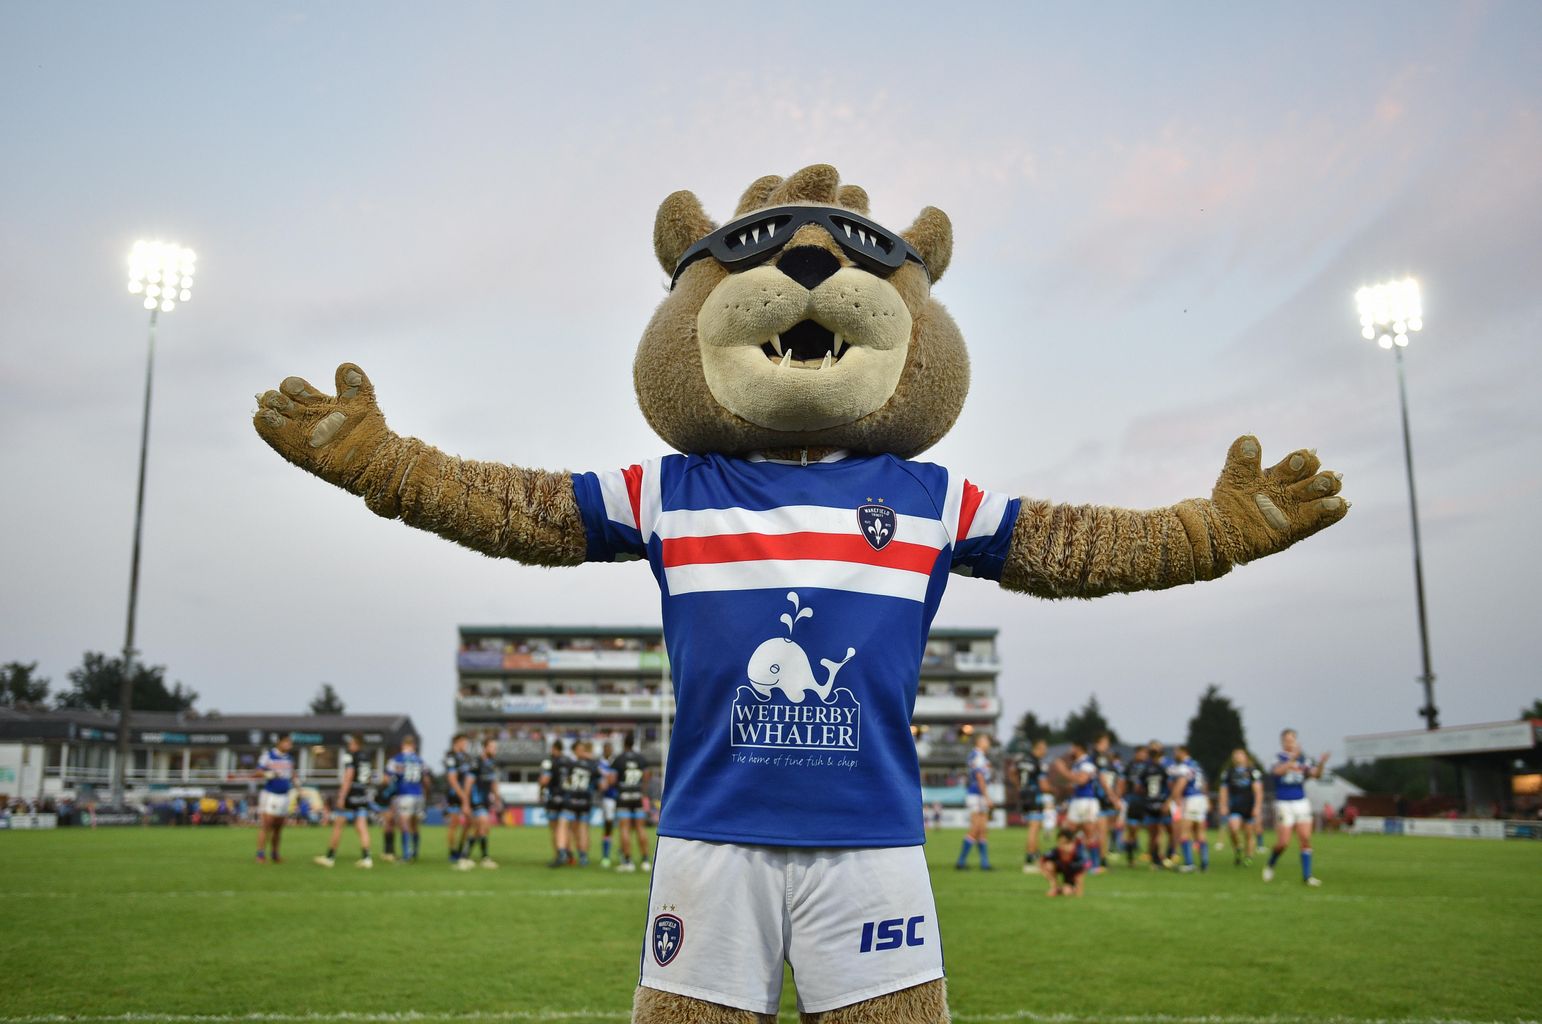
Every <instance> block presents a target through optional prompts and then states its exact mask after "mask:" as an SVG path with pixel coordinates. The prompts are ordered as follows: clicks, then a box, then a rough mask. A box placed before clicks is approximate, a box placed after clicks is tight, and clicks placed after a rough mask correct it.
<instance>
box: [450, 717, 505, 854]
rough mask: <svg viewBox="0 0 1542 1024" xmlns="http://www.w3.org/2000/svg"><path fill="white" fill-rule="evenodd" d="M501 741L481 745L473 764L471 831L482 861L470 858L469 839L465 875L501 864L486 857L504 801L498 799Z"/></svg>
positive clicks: (463, 848) (469, 839)
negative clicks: (473, 870)
mask: <svg viewBox="0 0 1542 1024" xmlns="http://www.w3.org/2000/svg"><path fill="white" fill-rule="evenodd" d="M497 755H498V741H497V740H495V739H492V738H488V739H486V740H484V741H483V742H482V751H481V755H480V756H479V757H477V758H476V759H475V760H474V761H473V762H472V769H471V783H470V786H469V789H468V792H467V797H468V800H469V804H470V810H471V829H470V831H473V832H475V837H474V839H475V842H476V844H477V846H478V848H479V852H480V854H481V857H480V859H477V858H473V857H472V855H471V844H472V842H473V837H471V836H469V835H468V837H467V839H466V840H465V842H464V844H463V845H462V846H461V850H460V861H459V862H458V866H459V867H460V868H461V870H463V871H469V870H471V868H473V867H475V866H476V865H478V864H480V865H481V866H482V867H484V868H495V867H497V866H498V862H497V861H495V860H493V859H492V858H491V857H489V856H488V855H487V837H488V834H489V833H490V832H491V831H492V825H493V815H495V814H497V813H498V810H499V808H500V806H501V805H502V803H503V801H502V799H501V798H500V797H499V796H498V756H497Z"/></svg>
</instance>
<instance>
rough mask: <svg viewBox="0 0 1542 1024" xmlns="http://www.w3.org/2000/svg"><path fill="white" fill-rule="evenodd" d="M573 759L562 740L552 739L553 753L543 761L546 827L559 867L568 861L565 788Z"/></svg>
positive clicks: (553, 861) (554, 859) (554, 857)
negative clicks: (563, 814) (564, 818)
mask: <svg viewBox="0 0 1542 1024" xmlns="http://www.w3.org/2000/svg"><path fill="white" fill-rule="evenodd" d="M571 761H572V759H571V758H570V757H568V756H567V752H566V751H564V750H563V749H562V741H561V740H552V744H551V753H550V754H549V755H547V757H546V758H545V759H544V760H543V761H541V792H542V793H543V794H544V800H545V804H546V827H547V830H548V831H549V832H550V833H551V864H550V865H549V866H550V867H554V868H559V867H561V866H562V865H563V864H565V863H567V861H566V859H565V858H564V856H563V854H564V852H565V850H566V848H567V844H566V843H565V842H564V839H565V838H566V836H567V825H566V824H565V823H564V822H563V820H562V801H563V788H564V787H565V786H566V785H567V779H568V765H569V764H570V763H571Z"/></svg>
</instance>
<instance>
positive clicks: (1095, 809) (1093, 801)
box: [1065, 796, 1102, 825]
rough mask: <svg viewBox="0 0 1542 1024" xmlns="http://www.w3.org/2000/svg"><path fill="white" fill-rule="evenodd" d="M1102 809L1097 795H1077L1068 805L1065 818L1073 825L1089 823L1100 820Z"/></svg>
mask: <svg viewBox="0 0 1542 1024" xmlns="http://www.w3.org/2000/svg"><path fill="white" fill-rule="evenodd" d="M1101 810H1102V808H1101V807H1100V806H1099V805H1098V801H1097V798H1096V797H1091V796H1084V797H1077V798H1076V799H1075V800H1072V801H1071V803H1070V804H1069V805H1068V806H1067V807H1066V812H1065V820H1066V821H1067V823H1069V824H1072V825H1087V824H1090V823H1091V822H1094V821H1097V820H1098V814H1099V812H1100V811H1101Z"/></svg>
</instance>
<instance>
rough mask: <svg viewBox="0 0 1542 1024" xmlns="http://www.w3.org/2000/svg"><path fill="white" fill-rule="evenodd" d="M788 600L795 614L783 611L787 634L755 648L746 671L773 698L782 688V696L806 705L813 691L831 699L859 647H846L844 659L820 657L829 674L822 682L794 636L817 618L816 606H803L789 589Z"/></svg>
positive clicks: (763, 693) (759, 691)
mask: <svg viewBox="0 0 1542 1024" xmlns="http://www.w3.org/2000/svg"><path fill="white" fill-rule="evenodd" d="M787 600H789V601H791V602H792V613H791V614H789V613H787V612H783V613H782V623H783V624H784V625H786V627H787V635H786V636H775V637H772V638H771V639H770V640H767V641H766V642H765V643H763V644H761V645H760V646H759V647H757V648H755V653H754V654H752V655H750V663H749V666H748V667H747V668H746V669H745V670H744V671H745V674H746V675H747V676H749V680H750V685H752V686H754V688H755V692H756V693H757V694H759V695H760V696H762V697H770V696H771V694H772V692H773V691H775V690H780V691H781V692H782V696H783V697H786V698H787V699H788V700H789V701H791V702H792V703H794V704H802V703H803V698H804V697H806V696H808V695H809V694H810V693H812V694H814V696H816V697H818V698H819V699H820V700H821V701H829V699H830V694H831V691H833V690H834V689H835V677H836V675H837V674H839V672H840V670H841V669H842V668H844V667H845V665H846V663H847V662H848V661H850V660H851V659H852V658H854V657H855V656H856V653H857V649H856V648H855V647H848V648H846V657H844V658H842V659H841V660H840V661H832V660H831V659H829V658H821V659H819V664H820V665H822V666H824V669H825V673H826V674H825V679H824V682H822V683H821V682H820V681H819V679H818V678H817V677H816V676H815V673H814V666H813V665H812V664H811V663H810V662H809V658H808V655H807V654H806V653H804V651H803V648H802V647H799V646H798V645H797V644H796V643H794V642H793V639H792V632H793V628H794V627H795V626H797V624H798V623H799V622H802V621H803V620H804V619H810V618H813V617H814V609H813V608H802V607H800V606H799V602H798V595H797V592H796V591H788V593H787Z"/></svg>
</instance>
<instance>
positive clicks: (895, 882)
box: [640, 836, 943, 1014]
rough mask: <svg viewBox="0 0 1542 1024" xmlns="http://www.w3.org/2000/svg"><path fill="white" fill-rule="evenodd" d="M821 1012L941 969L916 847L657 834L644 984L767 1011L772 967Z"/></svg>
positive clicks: (773, 1007)
mask: <svg viewBox="0 0 1542 1024" xmlns="http://www.w3.org/2000/svg"><path fill="white" fill-rule="evenodd" d="M783 961H785V962H787V963H789V964H791V965H792V969H793V971H794V973H795V974H796V976H797V979H798V981H797V985H798V1009H799V1010H800V1011H801V1012H803V1013H822V1012H824V1011H826V1010H833V1009H836V1008H837V1007H841V1006H847V1005H850V1004H851V1003H856V1002H860V1001H862V1000H864V999H872V998H873V997H875V996H881V995H884V994H885V993H888V992H897V991H899V990H900V989H905V988H910V987H911V986H913V985H920V984H922V983H923V982H927V981H933V980H935V979H937V978H940V977H942V974H943V972H942V940H941V937H940V936H939V934H938V931H937V907H936V904H935V903H934V902H933V901H932V885H931V878H930V876H928V874H927V871H926V857H925V855H924V853H923V848H922V847H920V846H897V847H887V848H879V849H828V850H820V849H809V848H804V847H787V846H740V845H737V844H733V843H710V842H703V841H699V840H693V839H675V838H672V837H669V836H660V837H659V841H658V849H657V851H656V852H655V854H654V858H653V887H652V890H651V891H650V893H649V903H648V925H647V931H646V932H645V933H644V936H643V955H642V978H641V982H640V983H641V984H642V985H643V986H645V987H646V988H654V989H659V990H660V991H663V992H673V993H675V994H676V995H682V996H689V997H691V998H693V999H704V1000H707V1001H709V1002H714V1003H722V1004H724V1005H726V1006H733V1007H737V1008H739V1009H743V1010H749V1011H750V1012H751V1013H769V1014H775V1013H776V1012H777V1008H778V1006H780V1005H781V1000H782V964H783Z"/></svg>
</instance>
